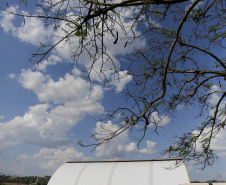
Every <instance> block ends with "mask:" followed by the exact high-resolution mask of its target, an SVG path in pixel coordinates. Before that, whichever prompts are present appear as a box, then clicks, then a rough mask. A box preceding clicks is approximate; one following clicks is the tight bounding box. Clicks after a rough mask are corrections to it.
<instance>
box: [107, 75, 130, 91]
mask: <svg viewBox="0 0 226 185" xmlns="http://www.w3.org/2000/svg"><path fill="white" fill-rule="evenodd" d="M116 76H117V78H114V76H112V81H111V82H110V84H111V85H114V86H115V87H116V92H121V91H122V90H123V88H124V87H125V85H126V84H128V83H129V82H131V81H132V75H129V74H128V71H119V74H118V75H116Z"/></svg>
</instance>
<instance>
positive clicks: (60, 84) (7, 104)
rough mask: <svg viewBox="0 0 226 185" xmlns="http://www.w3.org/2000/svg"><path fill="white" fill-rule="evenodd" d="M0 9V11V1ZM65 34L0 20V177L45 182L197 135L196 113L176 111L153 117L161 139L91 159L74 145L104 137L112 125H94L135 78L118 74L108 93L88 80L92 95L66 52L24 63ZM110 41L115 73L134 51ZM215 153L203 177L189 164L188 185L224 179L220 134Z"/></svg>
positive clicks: (30, 22) (85, 60) (125, 138)
mask: <svg viewBox="0 0 226 185" xmlns="http://www.w3.org/2000/svg"><path fill="white" fill-rule="evenodd" d="M14 3H15V2H14ZM0 5H1V6H4V4H3V2H2V1H1V3H0ZM11 5H12V7H11V8H12V9H14V10H16V11H18V12H20V11H22V10H23V11H30V9H29V8H26V7H24V6H21V5H19V4H17V5H16V4H11ZM127 24H129V23H127ZM62 34H63V33H62V32H61V31H57V32H54V33H53V30H52V29H51V28H46V27H45V25H44V23H43V22H42V20H37V19H34V18H30V19H26V23H25V25H23V21H22V19H19V18H18V17H15V16H13V15H6V14H4V13H2V12H1V14H0V41H1V42H0V56H1V57H0V64H1V68H0V102H1V103H0V173H3V174H9V175H19V176H29V175H38V174H39V175H40V176H44V175H52V174H53V172H54V171H55V170H56V169H57V168H58V167H59V166H60V165H62V164H64V163H65V162H66V161H80V160H135V159H136V160H142V159H155V158H157V157H158V156H159V154H160V152H161V151H162V150H163V149H165V148H166V147H167V146H169V145H170V143H171V142H172V141H173V140H174V136H175V135H176V134H181V133H183V132H185V131H187V130H191V131H194V130H195V127H196V126H197V125H198V124H199V123H200V121H201V120H199V119H194V116H195V113H196V109H195V108H192V107H189V108H185V107H183V106H181V107H178V113H177V114H176V116H175V117H167V116H165V115H158V114H157V113H153V115H152V116H153V117H155V119H157V120H160V119H161V118H162V119H161V120H162V122H161V125H162V126H164V128H163V129H160V130H159V135H156V134H154V133H153V132H151V131H150V132H148V134H147V136H146V137H145V138H144V140H143V141H142V143H141V145H140V147H139V148H137V146H136V142H135V141H134V140H133V138H131V137H129V132H127V131H126V132H124V133H122V134H121V135H120V136H118V137H117V138H115V139H114V140H112V141H111V142H109V143H107V144H105V145H101V146H98V147H97V148H96V150H94V151H93V152H91V150H92V147H88V148H84V147H81V146H79V145H77V141H78V140H83V141H84V143H88V144H89V143H92V141H91V140H90V137H89V136H90V135H91V134H94V135H96V136H99V135H101V133H102V132H103V130H102V129H101V128H102V125H104V127H105V128H107V129H109V130H114V129H116V128H117V126H116V125H115V123H114V122H112V121H108V122H101V121H97V119H96V118H98V117H100V116H104V115H106V113H107V111H108V110H112V109H114V108H115V107H117V106H120V105H123V98H122V95H121V92H122V90H123V89H124V88H125V86H126V85H127V84H129V83H131V82H132V76H130V75H126V74H127V71H122V72H121V73H120V74H119V75H121V77H123V78H122V79H121V80H120V81H118V80H115V78H114V75H113V73H112V72H108V73H107V79H108V80H109V86H108V87H106V86H104V85H103V84H101V83H100V81H98V80H99V79H98V78H99V77H98V76H97V75H96V74H95V73H93V74H91V76H92V78H93V79H94V83H93V89H92V93H91V94H90V84H89V81H87V79H84V78H82V75H81V68H79V67H78V66H76V65H74V63H73V61H72V60H71V57H70V56H71V53H70V51H69V46H68V45H65V46H64V47H62V45H61V46H58V47H56V48H55V49H54V51H52V53H51V55H50V57H49V60H48V61H46V60H44V61H42V62H41V63H40V65H39V66H38V67H37V69H34V64H32V63H31V62H29V58H30V57H31V54H32V53H35V52H36V51H37V49H38V47H39V44H40V43H54V42H55V41H56V37H54V35H62ZM74 42H75V43H76V42H78V40H76V39H75V40H74ZM113 42H114V38H109V39H108V40H106V43H107V47H108V48H110V49H109V50H108V52H109V54H110V56H111V57H112V58H113V59H114V60H115V63H116V65H117V66H120V65H122V62H125V61H123V60H122V59H120V58H119V57H117V56H119V55H121V56H125V55H126V54H128V53H129V51H130V49H131V48H130V47H127V48H124V47H123V46H121V45H119V44H116V45H114V44H113ZM142 43H143V40H142V39H138V40H137V42H136V43H135V44H136V45H142ZM90 62H91V61H90V59H89V57H88V56H87V55H86V54H83V55H82V56H81V58H80V60H79V61H78V63H79V64H80V65H81V66H83V67H87V66H89V64H90ZM97 65H98V64H97ZM96 67H98V66H96ZM107 67H109V66H107ZM212 88H215V89H216V88H219V87H218V86H217V85H214V86H213V87H212ZM217 99H219V97H217V96H212V97H211V100H210V101H212V102H213V104H214V103H215V102H216V100H217ZM150 127H151V126H150ZM175 128H176V129H175ZM213 147H214V149H215V150H216V151H217V153H218V154H219V156H220V158H221V159H219V160H217V161H216V162H215V163H214V165H213V166H212V167H207V168H206V169H204V170H203V171H201V170H200V166H196V165H195V163H194V161H191V162H189V163H186V166H187V169H188V172H189V176H190V179H191V180H192V181H193V180H201V181H202V180H209V179H217V176H218V175H220V176H222V177H225V178H224V179H225V180H226V131H225V130H223V131H221V132H220V133H219V137H218V139H216V140H214V141H213Z"/></svg>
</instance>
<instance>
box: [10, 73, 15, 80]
mask: <svg viewBox="0 0 226 185" xmlns="http://www.w3.org/2000/svg"><path fill="white" fill-rule="evenodd" d="M8 78H10V79H14V78H16V75H15V74H13V73H11V74H9V76H8Z"/></svg>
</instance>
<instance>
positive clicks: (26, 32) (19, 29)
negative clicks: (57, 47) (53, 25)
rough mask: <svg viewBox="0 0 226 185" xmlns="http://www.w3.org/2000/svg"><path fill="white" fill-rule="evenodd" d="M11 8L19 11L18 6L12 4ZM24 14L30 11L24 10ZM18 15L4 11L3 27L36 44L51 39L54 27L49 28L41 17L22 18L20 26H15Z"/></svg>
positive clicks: (25, 40)
mask: <svg viewBox="0 0 226 185" xmlns="http://www.w3.org/2000/svg"><path fill="white" fill-rule="evenodd" d="M10 9H11V10H12V11H13V12H18V9H19V8H18V6H12V7H10ZM21 13H22V14H25V15H26V14H28V12H25V11H22V12H21ZM15 19H16V16H15V15H13V14H8V13H6V12H5V13H3V14H2V16H1V24H0V25H1V27H2V28H3V30H4V31H5V32H7V33H8V32H11V33H12V35H13V36H14V37H17V38H18V39H20V40H21V41H22V42H27V43H30V44H33V45H36V46H39V45H40V43H47V41H48V40H49V38H50V36H51V33H52V29H47V28H46V27H45V25H44V22H43V21H42V20H41V19H37V18H34V17H30V18H25V19H24V21H23V20H21V24H20V26H15ZM17 21H18V20H17Z"/></svg>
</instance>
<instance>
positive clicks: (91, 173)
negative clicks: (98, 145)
mask: <svg viewBox="0 0 226 185" xmlns="http://www.w3.org/2000/svg"><path fill="white" fill-rule="evenodd" d="M174 164H175V161H172V160H161V161H115V162H114V161H112V162H107V161H106V162H73V163H66V164H64V165H62V166H61V167H60V168H58V169H57V171H56V172H55V173H54V174H53V176H52V177H51V179H50V181H49V183H48V185H180V184H183V183H189V177H188V173H187V170H186V167H185V165H184V164H182V165H180V166H179V167H176V168H173V169H169V167H172V165H174Z"/></svg>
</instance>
